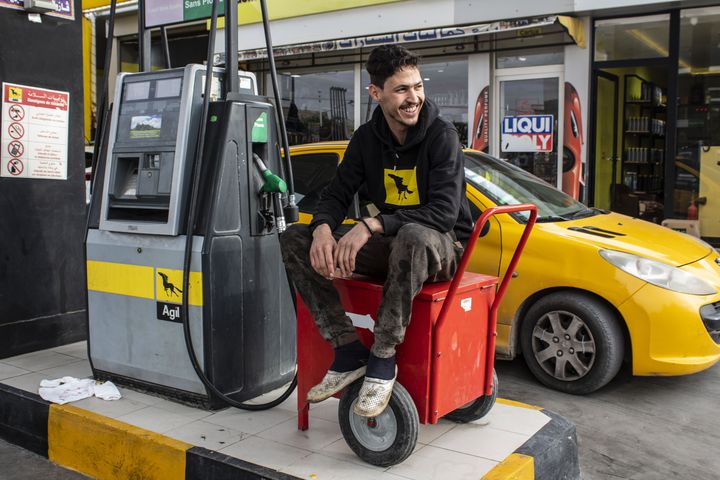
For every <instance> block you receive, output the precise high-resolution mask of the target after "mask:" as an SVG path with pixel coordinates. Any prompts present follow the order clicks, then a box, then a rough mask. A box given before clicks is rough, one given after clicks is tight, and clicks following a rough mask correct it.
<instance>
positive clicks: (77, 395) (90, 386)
mask: <svg viewBox="0 0 720 480" xmlns="http://www.w3.org/2000/svg"><path fill="white" fill-rule="evenodd" d="M38 393H39V394H40V397H41V398H43V399H44V400H47V401H48V402H53V403H57V404H60V405H63V404H65V403H68V402H76V401H78V400H82V399H84V398H88V397H92V396H93V395H95V396H96V397H98V398H101V399H103V400H118V399H119V398H121V395H120V391H119V390H118V389H117V387H116V386H115V385H114V384H113V383H112V382H104V383H97V382H95V380H93V379H92V378H83V379H79V378H74V377H62V378H56V379H54V380H42V381H41V382H40V388H39V389H38Z"/></svg>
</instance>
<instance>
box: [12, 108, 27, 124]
mask: <svg viewBox="0 0 720 480" xmlns="http://www.w3.org/2000/svg"><path fill="white" fill-rule="evenodd" d="M8 115H10V119H11V120H13V121H15V122H19V121H20V120H22V119H23V118H25V109H23V107H21V106H20V105H12V106H11V107H10V108H9V109H8Z"/></svg>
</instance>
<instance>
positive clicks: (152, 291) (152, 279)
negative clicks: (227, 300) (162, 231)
mask: <svg viewBox="0 0 720 480" xmlns="http://www.w3.org/2000/svg"><path fill="white" fill-rule="evenodd" d="M87 284H88V290H89V291H93V292H103V293H112V294H115V295H125V296H128V297H138V298H147V299H149V300H157V301H159V302H169V303H176V304H180V303H182V299H183V292H182V290H181V289H182V270H172V269H169V268H162V267H157V268H153V267H150V266H143V265H128V264H124V263H113V262H100V261H97V260H88V262H87ZM188 287H189V290H190V296H189V299H188V303H189V304H190V305H194V306H198V307H201V306H202V304H203V290H202V273H200V272H190V281H189V285H188Z"/></svg>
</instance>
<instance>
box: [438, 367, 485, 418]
mask: <svg viewBox="0 0 720 480" xmlns="http://www.w3.org/2000/svg"><path fill="white" fill-rule="evenodd" d="M497 391H498V377H497V372H496V371H495V369H493V392H492V393H491V394H490V395H483V396H481V397H478V398H476V399H475V400H474V401H473V402H472V403H470V404H469V405H468V406H466V407H460V408H458V409H456V410H453V411H452V412H450V413H448V414H447V415H445V417H444V418H446V419H447V420H451V421H453V422H455V423H469V422H473V421H475V420H479V419H481V418H483V417H484V416H485V415H487V414H488V413H490V410H492V408H493V407H494V406H495V400H497Z"/></svg>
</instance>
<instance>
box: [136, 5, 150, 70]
mask: <svg viewBox="0 0 720 480" xmlns="http://www.w3.org/2000/svg"><path fill="white" fill-rule="evenodd" d="M151 38H152V37H151V32H150V30H148V29H146V28H145V0H138V68H139V69H140V71H141V72H149V71H150V65H151V58H150V46H151Z"/></svg>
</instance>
